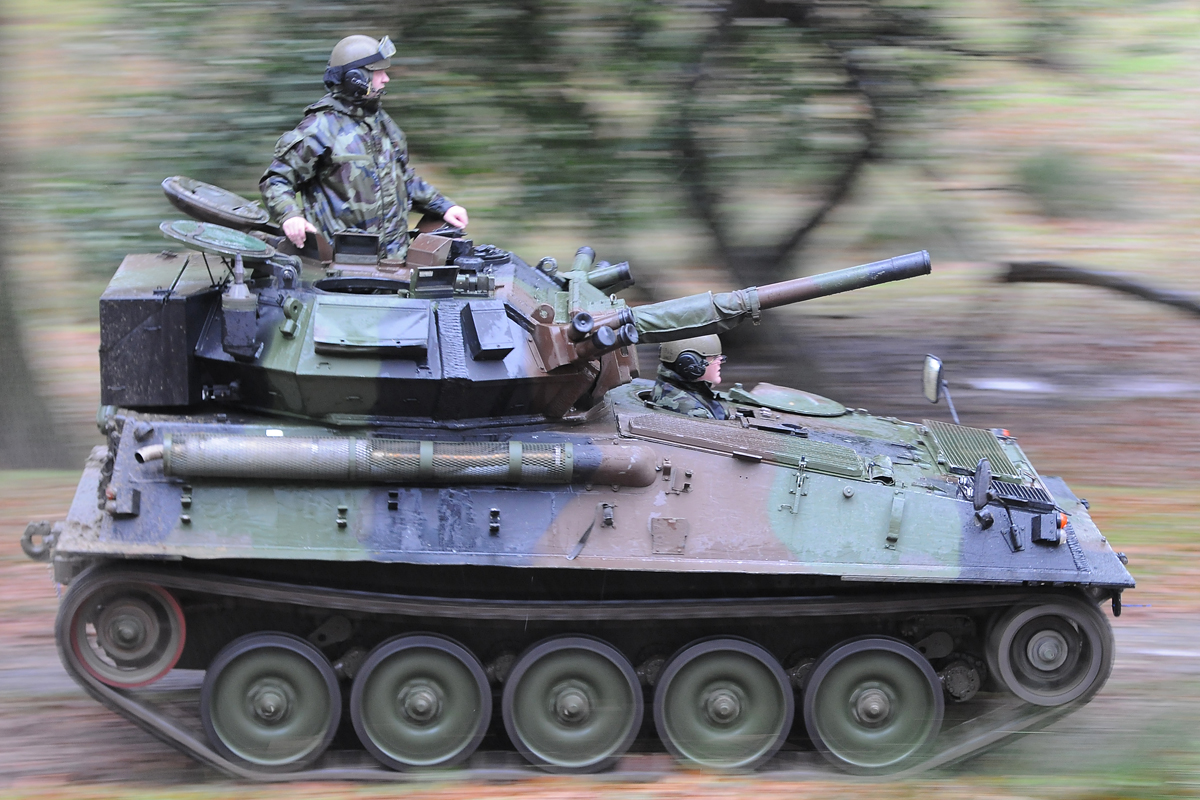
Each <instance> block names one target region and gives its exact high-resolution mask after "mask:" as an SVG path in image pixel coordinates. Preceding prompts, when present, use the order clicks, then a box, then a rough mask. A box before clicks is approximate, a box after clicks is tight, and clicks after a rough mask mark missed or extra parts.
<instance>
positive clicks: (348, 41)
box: [325, 34, 396, 97]
mask: <svg viewBox="0 0 1200 800" xmlns="http://www.w3.org/2000/svg"><path fill="white" fill-rule="evenodd" d="M394 55H396V45H394V44H392V40H391V39H389V38H388V37H386V36H385V37H383V39H382V40H377V39H372V38H371V37H370V36H364V35H362V34H355V35H354V36H347V37H346V38H345V39H342V40H341V41H340V42H338V43H337V44H336V45H334V47H333V52H332V53H330V54H329V66H328V67H326V69H325V85H326V86H327V87H329V89H330V91H340V92H342V93H343V94H346V95H349V96H350V97H366V95H367V93H368V92H370V91H371V72H373V71H375V70H377V69H387V68H388V67H390V66H391V65H392V61H391V59H392V56H394Z"/></svg>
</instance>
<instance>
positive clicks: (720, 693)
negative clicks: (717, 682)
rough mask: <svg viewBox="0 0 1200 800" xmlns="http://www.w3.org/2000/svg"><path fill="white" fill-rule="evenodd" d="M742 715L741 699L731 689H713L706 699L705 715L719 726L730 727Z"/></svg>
mask: <svg viewBox="0 0 1200 800" xmlns="http://www.w3.org/2000/svg"><path fill="white" fill-rule="evenodd" d="M741 714H742V701H741V698H739V697H738V695H737V692H735V691H734V690H733V689H731V688H729V687H720V688H716V689H713V690H711V691H710V692H708V694H707V695H706V696H705V698H704V715H705V716H706V717H708V719H709V721H711V722H713V723H715V724H717V725H730V724H732V723H733V722H735V721H736V720H737V718H738V717H740V716H741Z"/></svg>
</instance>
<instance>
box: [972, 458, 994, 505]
mask: <svg viewBox="0 0 1200 800" xmlns="http://www.w3.org/2000/svg"><path fill="white" fill-rule="evenodd" d="M991 490H992V464H991V462H990V461H988V460H987V459H986V458H981V459H979V463H978V464H977V465H976V466H975V479H974V480H973V481H972V482H971V505H973V506H975V510H976V511H982V510H983V507H984V506H986V505H987V504H988V493H989V492H990V491H991Z"/></svg>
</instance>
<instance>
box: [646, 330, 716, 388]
mask: <svg viewBox="0 0 1200 800" xmlns="http://www.w3.org/2000/svg"><path fill="white" fill-rule="evenodd" d="M714 358H723V356H722V355H721V338H720V337H719V336H717V335H716V334H711V335H709V336H697V337H695V338H692V339H681V340H679V341H677V342H663V343H662V345H660V346H659V348H658V359H659V361H662V362H663V363H664V364H666V365H667V366H668V367H670V368H671V369H672V370H673V371H674V372H675V373H676V374H677V375H679V377H681V378H683V379H684V380H687V381H698V380H700V377H701V376H702V375H704V370H706V369H708V364H709V362H710V361H711V360H712V359H714Z"/></svg>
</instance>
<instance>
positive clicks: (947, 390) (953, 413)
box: [942, 378, 962, 425]
mask: <svg viewBox="0 0 1200 800" xmlns="http://www.w3.org/2000/svg"><path fill="white" fill-rule="evenodd" d="M942 393H943V394H944V395H946V405H948V406H950V418H951V419H953V420H954V424H955V425H961V424H962V423H961V422H959V421H958V412H957V411H955V410H954V400H952V399H951V397H950V386H949V385H948V384H947V383H946V379H945V378H942Z"/></svg>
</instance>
